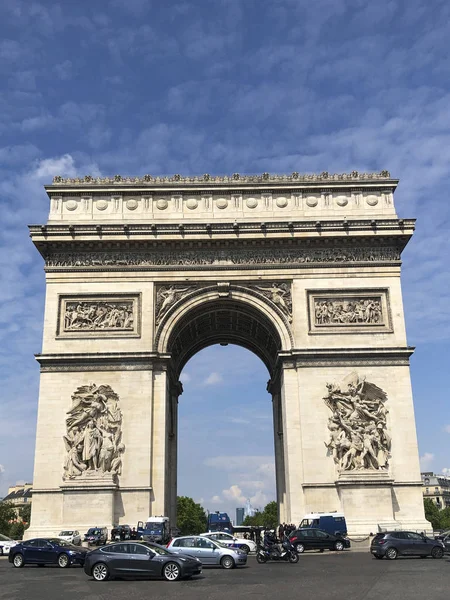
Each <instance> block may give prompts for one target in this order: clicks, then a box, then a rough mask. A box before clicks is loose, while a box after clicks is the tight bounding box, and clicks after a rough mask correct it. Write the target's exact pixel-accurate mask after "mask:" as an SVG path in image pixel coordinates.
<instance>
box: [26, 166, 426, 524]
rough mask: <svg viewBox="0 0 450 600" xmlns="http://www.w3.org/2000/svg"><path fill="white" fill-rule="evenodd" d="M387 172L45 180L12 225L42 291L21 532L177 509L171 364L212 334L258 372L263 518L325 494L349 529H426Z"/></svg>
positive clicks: (399, 238)
mask: <svg viewBox="0 0 450 600" xmlns="http://www.w3.org/2000/svg"><path fill="white" fill-rule="evenodd" d="M397 183H398V182H397V180H395V179H392V178H391V177H390V175H389V173H388V172H387V171H382V172H380V173H368V174H362V173H358V172H356V171H353V172H352V173H349V174H336V175H333V174H330V173H326V172H324V173H322V174H321V175H301V174H299V173H293V174H291V175H287V176H283V175H270V174H268V173H264V174H262V175H261V176H243V175H239V174H234V175H232V176H225V177H213V176H210V175H205V176H202V177H182V176H181V175H175V176H174V177H157V176H151V175H145V176H144V177H141V178H139V177H137V178H130V177H121V176H119V175H117V176H114V177H110V178H108V177H106V178H93V177H90V176H86V177H85V178H76V179H70V178H69V179H66V178H64V177H56V178H55V180H54V182H53V184H51V185H49V186H46V190H47V193H48V195H49V198H50V214H49V220H48V222H47V223H46V224H45V225H34V226H31V227H30V231H31V237H32V239H33V242H34V244H35V245H36V247H37V249H38V250H39V252H40V253H41V254H42V256H43V257H44V259H45V271H46V278H47V297H46V315H45V328H44V341H43V351H42V354H40V355H37V359H38V361H39V363H40V366H41V389H40V400H39V420H38V427H37V441H36V457H35V476H34V486H33V491H34V495H33V516H32V525H31V528H30V530H29V535H38V534H39V535H41V534H42V535H44V534H53V533H54V531H55V529H60V528H62V527H68V526H70V527H75V526H76V527H77V528H78V529H83V527H87V526H90V525H92V523H93V522H95V523H97V524H103V525H106V526H108V525H111V524H112V523H116V522H126V523H131V524H133V523H136V522H137V521H138V520H143V519H146V518H147V517H148V516H149V515H152V514H167V515H169V516H170V517H171V519H172V520H174V519H175V518H176V515H175V512H176V493H177V489H176V487H177V486H176V482H177V404H178V398H179V395H180V394H181V393H182V386H181V384H180V382H179V375H180V372H181V369H182V368H183V366H184V364H186V362H187V361H188V360H189V358H191V357H192V356H193V355H194V354H195V353H196V352H198V351H199V350H200V349H202V348H204V347H206V346H208V345H211V344H214V343H234V344H238V345H241V346H243V347H245V348H248V349H249V350H251V351H252V352H254V353H255V354H256V355H257V356H259V357H260V358H261V360H262V361H263V362H264V364H265V365H266V367H267V369H268V373H269V377H270V380H269V385H268V391H269V393H270V394H271V396H272V403H273V414H274V445H275V463H276V483H277V502H278V506H279V511H280V519H281V521H286V522H295V523H298V522H299V521H300V520H301V519H302V518H303V516H304V514H305V513H307V512H310V511H332V510H338V511H344V513H345V515H346V518H347V522H348V525H349V531H350V532H351V533H355V534H358V533H368V532H370V531H373V530H375V529H376V527H377V526H378V525H380V526H382V527H391V526H396V524H398V523H401V524H402V526H403V527H407V526H408V527H411V528H414V529H421V530H422V529H424V528H426V526H427V525H426V522H425V521H424V514H423V507H422V496H421V487H420V485H421V481H420V471H419V462H418V452H417V442H416V433H415V424H414V415H413V404H412V393H411V388H410V376H409V357H410V355H411V353H412V350H411V349H410V348H409V347H408V345H407V342H406V336H405V328H404V319H403V307H402V298H401V288H400V258H401V253H402V250H403V248H404V247H405V245H406V244H407V243H408V240H409V239H410V237H411V235H412V233H413V231H414V221H413V220H411V219H398V217H397V214H396V212H395V206H394V202H393V193H394V191H395V188H396V185H397ZM100 389H103V392H100V391H99V390H100ZM89 390H91V391H89ZM92 390H96V391H94V392H92ZM105 390H106V391H107V393H104V392H105ZM85 394H87V395H88V396H89V394H90V396H92V398H91V400H86V398H84V395H85ZM113 396H114V397H113ZM74 398H75V400H74ZM80 398H84V399H83V400H81V401H80V404H79V405H78V404H77V403H78V401H79V400H80ZM104 398H106V400H105V399H104ZM111 398H112V400H111ZM74 402H75V406H74ZM112 403H115V404H114V406H115V408H114V410H112V409H111V406H112ZM97 405H98V406H97ZM111 410H112V412H111ZM72 413H73V414H72ZM112 413H114V414H115V417H114V418H113V417H112ZM86 507H89V510H86Z"/></svg>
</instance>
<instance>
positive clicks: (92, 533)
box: [86, 528, 101, 535]
mask: <svg viewBox="0 0 450 600" xmlns="http://www.w3.org/2000/svg"><path fill="white" fill-rule="evenodd" d="M100 534H101V530H100V529H94V528H92V529H89V531H88V532H87V534H86V535H100Z"/></svg>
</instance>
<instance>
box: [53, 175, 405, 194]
mask: <svg viewBox="0 0 450 600" xmlns="http://www.w3.org/2000/svg"><path fill="white" fill-rule="evenodd" d="M379 180H383V181H391V182H393V183H396V180H392V179H391V174H390V173H389V171H385V170H383V171H380V172H379V173H359V172H358V171H352V172H351V173H328V171H323V172H322V173H320V174H300V173H297V172H295V171H294V172H293V173H292V174H291V175H271V174H270V173H262V174H261V175H241V174H240V173H233V175H231V176H229V175H225V176H213V175H209V173H205V174H204V175H202V176H200V177H198V176H196V177H183V176H182V175H179V174H175V175H174V176H173V177H153V176H152V175H144V176H143V177H123V176H122V175H114V177H92V175H85V176H84V177H67V178H65V177H62V176H61V175H56V176H55V177H54V178H53V184H52V186H46V189H47V191H48V190H49V189H50V188H51V187H59V186H67V185H69V186H84V187H86V186H89V187H90V186H110V185H114V186H118V187H121V186H142V185H145V186H146V187H149V188H151V187H155V186H156V187H159V186H177V187H178V186H183V185H190V186H191V185H205V184H207V185H212V186H216V185H224V184H225V185H233V186H236V187H239V186H241V185H242V184H263V185H268V184H277V183H291V184H295V183H303V182H305V183H310V182H312V183H313V182H326V183H327V184H328V183H333V182H349V181H351V182H369V181H379Z"/></svg>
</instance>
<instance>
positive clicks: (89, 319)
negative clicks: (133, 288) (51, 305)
mask: <svg viewBox="0 0 450 600" xmlns="http://www.w3.org/2000/svg"><path fill="white" fill-rule="evenodd" d="M64 329H65V330H66V331H71V330H79V329H81V330H83V329H88V330H92V329H133V303H132V302H112V303H106V302H66V311H65V314H64Z"/></svg>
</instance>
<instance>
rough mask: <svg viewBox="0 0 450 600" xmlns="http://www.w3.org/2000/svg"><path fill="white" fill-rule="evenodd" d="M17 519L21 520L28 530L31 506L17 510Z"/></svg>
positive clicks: (27, 505)
mask: <svg viewBox="0 0 450 600" xmlns="http://www.w3.org/2000/svg"><path fill="white" fill-rule="evenodd" d="M19 517H20V518H21V519H22V521H23V524H24V526H25V529H28V527H29V526H30V519H31V504H26V505H25V506H24V507H22V508H21V509H20V510H19Z"/></svg>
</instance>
